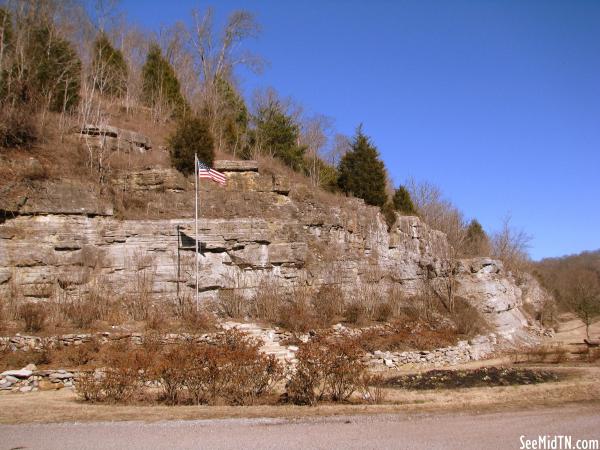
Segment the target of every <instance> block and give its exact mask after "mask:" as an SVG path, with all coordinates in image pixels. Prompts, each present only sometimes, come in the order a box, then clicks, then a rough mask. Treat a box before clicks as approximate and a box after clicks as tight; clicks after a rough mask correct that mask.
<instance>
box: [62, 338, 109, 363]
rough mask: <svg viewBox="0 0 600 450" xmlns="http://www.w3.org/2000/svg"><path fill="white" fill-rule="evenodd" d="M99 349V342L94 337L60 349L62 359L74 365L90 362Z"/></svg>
mask: <svg viewBox="0 0 600 450" xmlns="http://www.w3.org/2000/svg"><path fill="white" fill-rule="evenodd" d="M99 351H100V344H99V343H98V341H96V340H95V339H93V340H91V341H90V342H84V343H82V344H80V345H72V346H69V347H65V348H64V349H63V350H62V352H61V353H62V355H63V359H64V360H65V361H66V362H67V363H68V364H71V365H74V366H85V365H86V364H88V363H90V362H91V361H92V360H93V359H94V357H95V356H96V355H97V354H98V352H99Z"/></svg>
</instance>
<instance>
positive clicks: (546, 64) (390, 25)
mask: <svg viewBox="0 0 600 450" xmlns="http://www.w3.org/2000/svg"><path fill="white" fill-rule="evenodd" d="M209 4H210V3H206V2H197V1H186V0H178V1H170V2H167V1H164V0H143V1H142V0H137V1H136V0H123V2H122V6H123V8H124V9H125V11H126V12H127V15H128V17H129V19H130V20H132V21H134V22H137V23H139V24H140V25H143V26H144V27H147V28H152V29H157V28H158V27H159V26H160V25H161V24H170V23H172V22H174V21H176V20H188V19H189V17H190V11H191V9H192V8H194V7H197V8H203V7H206V6H207V5H209ZM212 6H213V7H214V8H215V13H216V15H217V19H218V20H222V19H223V17H225V16H226V15H227V14H228V13H229V12H231V11H232V10H235V9H240V8H243V9H247V10H250V11H252V12H254V13H255V14H256V17H257V19H258V21H259V22H260V23H261V25H262V27H263V32H262V34H261V36H260V37H259V39H257V40H256V41H253V42H252V43H251V45H250V47H251V48H252V50H254V51H255V52H257V53H259V54H260V55H261V56H263V57H264V58H266V60H267V61H268V62H269V66H268V67H267V69H266V70H265V71H264V73H263V74H262V75H260V76H255V75H252V74H249V73H246V72H244V73H240V74H239V75H240V78H241V86H242V88H243V90H244V92H245V94H246V96H247V97H249V96H250V94H251V92H252V91H253V89H254V88H256V87H267V86H272V87H274V88H275V89H276V90H277V91H278V92H279V93H280V94H282V95H283V96H292V97H293V98H294V99H296V100H297V101H298V102H299V103H301V104H302V105H303V106H304V108H305V110H307V111H308V112H312V113H321V114H325V115H327V116H331V117H332V118H334V119H335V127H336V129H337V130H338V131H339V132H342V133H345V134H353V132H354V129H355V128H356V126H357V125H358V124H359V123H363V125H364V131H365V133H366V134H368V135H370V136H371V137H372V139H373V142H374V143H375V144H376V145H377V147H378V148H379V151H380V153H381V156H382V158H383V160H384V161H385V163H386V166H387V167H388V170H389V172H390V174H391V176H392V178H393V180H394V181H395V182H396V183H401V182H403V181H404V180H406V179H407V178H408V177H414V178H416V179H418V180H428V181H431V182H433V183H435V184H437V185H438V186H440V187H441V188H442V190H443V191H444V193H445V194H446V195H447V196H448V197H449V198H450V199H451V200H452V201H453V202H454V203H455V204H456V205H457V206H459V207H460V208H461V209H462V210H463V211H464V212H465V214H466V216H467V217H469V218H473V217H474V218H477V219H478V220H479V221H480V222H481V223H482V224H483V226H484V227H485V228H486V230H488V231H493V230H494V229H496V228H498V227H499V225H500V222H501V219H502V218H503V217H504V216H505V215H506V214H507V213H509V212H510V213H511V215H512V223H513V225H515V226H516V227H518V228H522V229H524V230H525V231H527V232H528V233H529V234H531V235H533V238H534V239H533V241H532V247H531V249H530V253H531V255H532V257H533V258H534V259H539V258H542V257H546V256H559V255H563V254H568V253H575V252H580V251H582V250H586V249H587V250H592V249H597V248H600V173H599V172H600V1H597V0H587V1H586V0H564V1H551V0H540V1H528V0H514V1H511V0H497V1H491V0H471V1H463V0H456V1H455V0H439V1H427V0H414V1H383V0H381V1H373V0H371V1H360V2H359V1H341V0H338V1H333V0H320V1H306V0H305V1H284V0H272V1H267V0H264V1H242V0H221V1H218V2H213V3H212Z"/></svg>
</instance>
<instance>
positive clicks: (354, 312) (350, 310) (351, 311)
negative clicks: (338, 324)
mask: <svg viewBox="0 0 600 450" xmlns="http://www.w3.org/2000/svg"><path fill="white" fill-rule="evenodd" d="M344 317H345V319H346V321H347V322H348V323H351V324H354V325H365V324H367V322H368V321H369V313H368V311H367V308H366V307H365V305H363V304H362V303H360V302H352V303H350V304H348V305H347V306H346V309H345V310H344Z"/></svg>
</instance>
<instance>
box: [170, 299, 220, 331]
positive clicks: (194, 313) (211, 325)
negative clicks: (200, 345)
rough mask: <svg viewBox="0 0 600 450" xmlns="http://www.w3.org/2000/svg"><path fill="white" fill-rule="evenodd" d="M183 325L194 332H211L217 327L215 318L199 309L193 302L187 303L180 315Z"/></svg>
mask: <svg viewBox="0 0 600 450" xmlns="http://www.w3.org/2000/svg"><path fill="white" fill-rule="evenodd" d="M179 316H180V319H181V320H182V322H183V325H184V326H185V327H186V328H188V329H190V330H193V331H210V330H214V329H215V328H216V326H217V323H216V320H215V316H214V315H213V314H212V313H211V312H209V311H207V310H205V309H197V308H196V305H192V304H191V302H185V303H184V304H183V307H182V309H181V312H180V314H179Z"/></svg>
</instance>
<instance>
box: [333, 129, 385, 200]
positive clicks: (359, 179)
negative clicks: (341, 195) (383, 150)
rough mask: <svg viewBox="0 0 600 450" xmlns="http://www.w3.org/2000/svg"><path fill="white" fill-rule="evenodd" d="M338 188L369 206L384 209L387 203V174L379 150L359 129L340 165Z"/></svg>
mask: <svg viewBox="0 0 600 450" xmlns="http://www.w3.org/2000/svg"><path fill="white" fill-rule="evenodd" d="M339 174H340V175H339V178H338V186H339V187H340V189H341V190H342V191H344V192H346V193H348V194H352V195H354V196H355V197H358V198H362V199H363V200H364V201H365V202H366V203H367V204H369V205H374V206H379V207H382V206H383V205H385V203H386V201H387V194H386V191H385V186H386V172H385V166H384V164H383V162H382V161H381V160H380V159H379V152H378V151H377V148H376V147H375V146H374V145H373V144H372V143H371V141H370V139H369V138H368V137H367V136H366V135H365V134H364V133H363V132H362V126H360V127H358V130H357V131H356V136H354V140H353V142H352V149H351V150H350V151H349V152H348V153H346V154H345V155H344V156H343V157H342V160H341V161H340V165H339Z"/></svg>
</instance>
